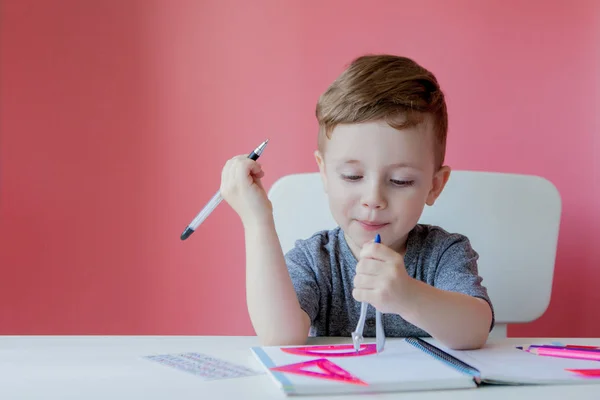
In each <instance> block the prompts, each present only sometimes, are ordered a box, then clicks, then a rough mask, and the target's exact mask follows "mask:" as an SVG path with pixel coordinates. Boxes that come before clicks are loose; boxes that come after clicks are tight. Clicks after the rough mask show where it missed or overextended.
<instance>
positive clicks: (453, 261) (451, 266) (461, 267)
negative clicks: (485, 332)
mask: <svg viewBox="0 0 600 400" xmlns="http://www.w3.org/2000/svg"><path fill="white" fill-rule="evenodd" d="M478 259H479V254H477V252H476V251H475V250H473V248H472V247H471V243H470V241H469V239H468V238H466V237H465V236H463V235H452V236H451V238H450V240H448V241H447V242H446V244H445V246H444V248H443V249H442V251H441V254H440V257H439V261H438V266H437V269H436V275H435V281H434V282H435V284H434V286H435V287H437V288H439V289H442V290H448V291H453V292H459V293H464V294H467V295H469V296H473V297H478V298H481V299H483V300H485V301H486V302H487V303H488V304H489V306H490V310H491V311H492V324H491V326H490V330H491V329H492V328H493V327H494V323H495V316H494V307H493V306H492V302H491V300H490V298H489V296H488V292H487V289H486V288H485V286H483V285H482V281H483V279H482V278H481V276H479V271H478V267H477V261H478Z"/></svg>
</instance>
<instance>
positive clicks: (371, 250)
mask: <svg viewBox="0 0 600 400" xmlns="http://www.w3.org/2000/svg"><path fill="white" fill-rule="evenodd" d="M398 257H400V255H399V254H398V253H397V252H395V251H394V250H392V249H391V248H389V247H387V246H386V245H384V244H381V243H375V242H368V243H365V244H364V245H363V247H362V249H361V250H360V258H373V259H375V260H381V261H394V262H395V261H397V260H396V259H397V258H398Z"/></svg>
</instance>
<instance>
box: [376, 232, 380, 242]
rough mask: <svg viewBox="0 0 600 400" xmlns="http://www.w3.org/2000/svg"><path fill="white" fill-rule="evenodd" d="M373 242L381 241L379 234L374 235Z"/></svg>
mask: <svg viewBox="0 0 600 400" xmlns="http://www.w3.org/2000/svg"><path fill="white" fill-rule="evenodd" d="M375 243H381V236H379V233H378V234H377V235H376V236H375Z"/></svg>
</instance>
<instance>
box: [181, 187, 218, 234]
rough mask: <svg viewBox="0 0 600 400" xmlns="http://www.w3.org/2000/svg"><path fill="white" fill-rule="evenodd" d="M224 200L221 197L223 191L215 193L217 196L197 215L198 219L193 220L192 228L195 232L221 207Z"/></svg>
mask: <svg viewBox="0 0 600 400" xmlns="http://www.w3.org/2000/svg"><path fill="white" fill-rule="evenodd" d="M222 200H223V197H221V191H218V192H217V193H215V195H214V196H213V197H212V198H211V199H210V200H209V202H208V203H207V204H206V205H205V206H204V208H203V209H202V210H201V211H200V212H199V213H198V215H196V218H194V219H193V220H192V222H191V223H190V225H189V226H190V227H191V228H192V229H194V230H196V228H197V227H198V226H199V225H200V224H201V223H202V222H204V220H205V219H206V218H207V217H208V216H209V215H210V213H212V212H213V210H214V209H215V208H217V206H218V205H219V203H220V202H221V201H222Z"/></svg>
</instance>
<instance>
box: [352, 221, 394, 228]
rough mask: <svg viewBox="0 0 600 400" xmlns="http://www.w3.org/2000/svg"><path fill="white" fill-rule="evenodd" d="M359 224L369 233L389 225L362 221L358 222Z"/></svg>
mask: <svg viewBox="0 0 600 400" xmlns="http://www.w3.org/2000/svg"><path fill="white" fill-rule="evenodd" d="M357 222H358V223H359V224H360V226H362V228H363V229H365V230H367V231H376V230H378V229H381V228H383V227H384V226H386V225H387V223H380V222H369V221H360V220H357Z"/></svg>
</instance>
